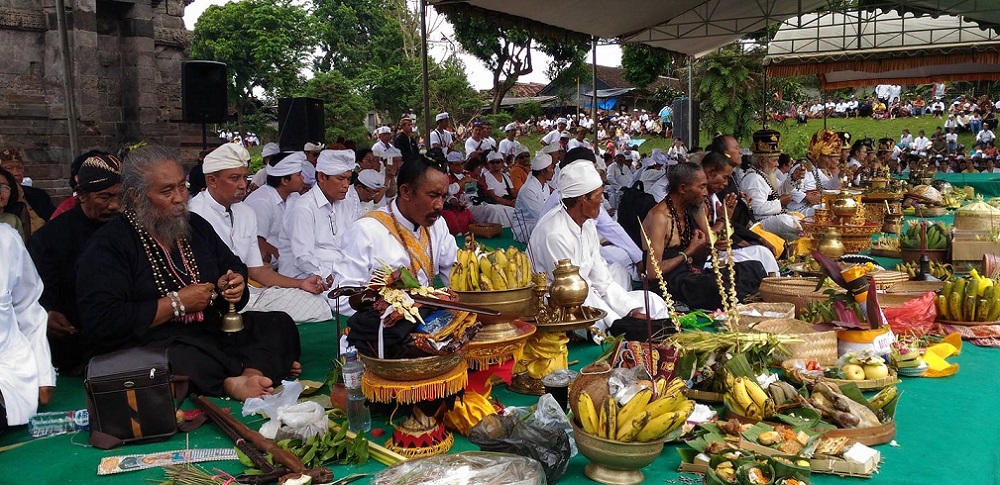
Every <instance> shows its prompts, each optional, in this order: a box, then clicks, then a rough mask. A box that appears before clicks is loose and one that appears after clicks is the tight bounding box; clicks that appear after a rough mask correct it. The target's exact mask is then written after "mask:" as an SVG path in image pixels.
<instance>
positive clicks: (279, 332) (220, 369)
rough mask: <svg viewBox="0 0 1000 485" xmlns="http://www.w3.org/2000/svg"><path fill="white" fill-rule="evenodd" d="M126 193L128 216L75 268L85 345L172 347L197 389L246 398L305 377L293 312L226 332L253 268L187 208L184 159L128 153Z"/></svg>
mask: <svg viewBox="0 0 1000 485" xmlns="http://www.w3.org/2000/svg"><path fill="white" fill-rule="evenodd" d="M122 194H123V197H122V198H123V203H124V205H125V213H124V214H122V215H120V216H118V217H116V218H115V219H113V220H111V221H110V222H108V223H107V224H105V225H104V226H103V227H102V228H101V229H99V230H98V231H97V232H96V233H94V235H93V236H92V237H91V244H89V246H88V248H87V249H86V250H85V251H84V253H83V254H82V255H81V257H80V260H79V263H78V264H77V305H78V309H79V313H80V323H81V329H80V334H81V337H82V339H83V341H84V342H85V345H87V346H88V347H89V348H93V349H95V350H96V352H97V353H104V352H110V351H114V350H119V349H123V348H129V347H140V346H141V347H153V348H166V349H167V350H168V351H169V354H168V355H169V359H170V364H171V367H172V370H173V372H175V373H177V374H182V375H187V376H189V377H190V378H191V384H192V385H193V386H194V392H197V393H201V394H210V395H217V396H218V395H227V396H230V397H232V398H234V399H239V400H245V399H247V398H250V397H256V396H259V395H261V394H264V393H269V392H271V391H272V390H273V387H272V386H273V383H274V382H276V381H278V380H279V379H281V378H283V377H286V376H288V375H289V374H297V373H299V372H300V371H301V366H300V365H299V363H298V362H297V361H298V359H299V335H298V332H297V331H296V329H295V324H294V323H293V322H292V320H291V318H289V317H288V315H286V314H284V313H280V312H246V313H244V314H243V322H244V325H245V328H244V329H243V330H242V331H239V332H234V333H226V332H223V331H222V328H221V323H222V316H223V315H224V314H226V313H227V312H228V310H229V304H231V303H232V304H235V305H236V308H237V309H239V308H242V307H243V306H244V305H246V303H247V300H248V293H247V292H246V291H245V289H246V285H245V281H246V277H247V267H246V266H245V265H244V264H243V263H242V262H241V261H240V259H239V258H238V257H236V256H235V255H234V254H233V253H232V251H230V249H229V247H227V246H226V244H225V243H224V242H223V241H222V240H221V239H220V238H219V236H218V235H217V234H216V233H215V230H214V229H213V228H212V226H211V224H209V223H208V222H206V221H205V220H204V219H202V218H201V217H200V216H198V215H197V214H194V213H189V212H188V209H187V202H188V191H187V187H186V185H185V183H184V171H183V170H182V169H181V166H180V164H179V163H177V156H176V155H174V154H173V153H171V152H170V151H167V150H165V149H163V148H158V147H144V148H140V149H138V150H135V151H133V152H131V153H130V154H129V155H128V157H127V158H126V159H125V163H124V166H123V168H122Z"/></svg>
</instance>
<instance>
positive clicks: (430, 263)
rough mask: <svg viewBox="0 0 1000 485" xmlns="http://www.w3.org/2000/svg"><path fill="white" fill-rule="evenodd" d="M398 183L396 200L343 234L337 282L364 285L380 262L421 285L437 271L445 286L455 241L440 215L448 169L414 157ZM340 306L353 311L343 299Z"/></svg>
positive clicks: (403, 168) (426, 283)
mask: <svg viewBox="0 0 1000 485" xmlns="http://www.w3.org/2000/svg"><path fill="white" fill-rule="evenodd" d="M397 185H398V187H399V196H398V197H397V198H396V199H395V200H393V201H392V202H391V203H390V204H389V205H388V206H386V207H382V208H379V209H378V210H375V211H373V212H370V213H368V214H367V215H365V216H364V217H362V218H360V219H358V221H357V222H355V223H354V224H351V227H349V228H348V229H347V231H346V232H345V234H344V239H343V245H342V247H341V252H342V253H343V257H342V258H341V259H340V260H339V261H338V262H337V264H336V281H337V283H338V284H340V285H341V286H363V285H366V284H367V283H368V282H369V281H370V280H371V278H372V274H373V273H374V271H375V270H376V269H377V268H381V267H383V266H389V267H390V268H401V267H402V268H407V269H409V270H410V273H411V274H412V275H413V276H414V277H415V278H416V279H417V280H418V281H419V282H420V284H422V285H431V284H433V282H434V278H435V277H436V276H439V275H440V276H441V281H442V282H443V283H444V285H445V286H447V285H448V284H449V282H450V279H451V266H452V265H453V264H454V263H455V261H456V259H457V255H458V244H457V243H456V242H455V237H454V236H452V235H451V234H449V233H448V225H447V224H446V223H445V221H444V218H443V217H441V210H442V208H443V207H444V199H445V197H446V196H447V195H448V175H447V173H445V172H444V168H443V167H440V166H439V165H436V164H432V163H430V162H429V161H428V160H426V159H425V158H424V157H418V158H415V159H413V160H410V161H407V162H406V164H404V165H403V167H402V168H401V169H400V170H399V177H398V179H397ZM340 310H341V312H342V313H343V314H345V315H352V314H354V310H353V309H351V308H350V305H348V304H346V301H343V300H342V301H341V305H340ZM351 334H354V332H353V331H352V332H351Z"/></svg>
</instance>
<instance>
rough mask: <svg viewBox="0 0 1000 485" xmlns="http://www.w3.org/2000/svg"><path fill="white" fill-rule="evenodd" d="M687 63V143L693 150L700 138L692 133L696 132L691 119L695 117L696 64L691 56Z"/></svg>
mask: <svg viewBox="0 0 1000 485" xmlns="http://www.w3.org/2000/svg"><path fill="white" fill-rule="evenodd" d="M687 61H688V69H687V71H688V102H687V108H688V113H687V123H688V128H687V133H688V139H687V140H685V142H686V143H687V147H688V149H691V148H693V147H695V146H696V145H695V140H699V138H700V137H698V136H697V135H696V134H695V133H692V132H691V131H692V130H694V120H693V119H691V118H692V117H693V116H694V106H693V105H694V81H693V80H692V79H693V76H692V75H691V70H692V69H694V62H692V57H691V56H688V58H687Z"/></svg>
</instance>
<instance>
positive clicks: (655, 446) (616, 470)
mask: <svg viewBox="0 0 1000 485" xmlns="http://www.w3.org/2000/svg"><path fill="white" fill-rule="evenodd" d="M570 422H571V423H572V424H573V438H574V439H575V440H576V446H577V448H579V449H580V453H582V454H583V456H586V457H587V459H588V460H590V464H589V465H587V468H585V469H584V471H583V473H584V474H585V475H587V477H588V478H590V479H591V480H594V481H595V482H600V483H605V484H609V485H635V484H639V483H642V482H643V479H644V478H645V477H643V475H642V471H641V470H642V469H643V468H645V467H647V466H649V465H650V464H651V463H653V462H654V461H656V459H657V458H658V457H659V456H660V453H662V452H663V443H664V441H665V439H662V438H661V439H658V440H656V441H650V442H648V443H623V442H621V441H612V440H606V439H604V438H599V437H597V436H594V435H592V434H588V433H587V432H586V431H584V430H583V429H582V428H581V427H580V426H578V425H577V424H576V421H575V420H571V421H570Z"/></svg>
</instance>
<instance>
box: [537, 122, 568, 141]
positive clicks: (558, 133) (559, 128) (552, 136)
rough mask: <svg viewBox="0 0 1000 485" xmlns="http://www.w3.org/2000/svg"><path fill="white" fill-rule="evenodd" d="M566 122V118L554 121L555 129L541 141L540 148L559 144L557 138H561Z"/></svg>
mask: <svg viewBox="0 0 1000 485" xmlns="http://www.w3.org/2000/svg"><path fill="white" fill-rule="evenodd" d="M567 124H568V122H567V121H566V118H559V119H558V120H556V129H554V130H552V131H550V132H549V133H548V134H546V135H545V136H544V137H543V138H542V139H541V140H540V143H541V144H542V146H543V147H544V146H548V145H555V144H557V143H559V137H560V136H562V132H564V131H566V125H567Z"/></svg>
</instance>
